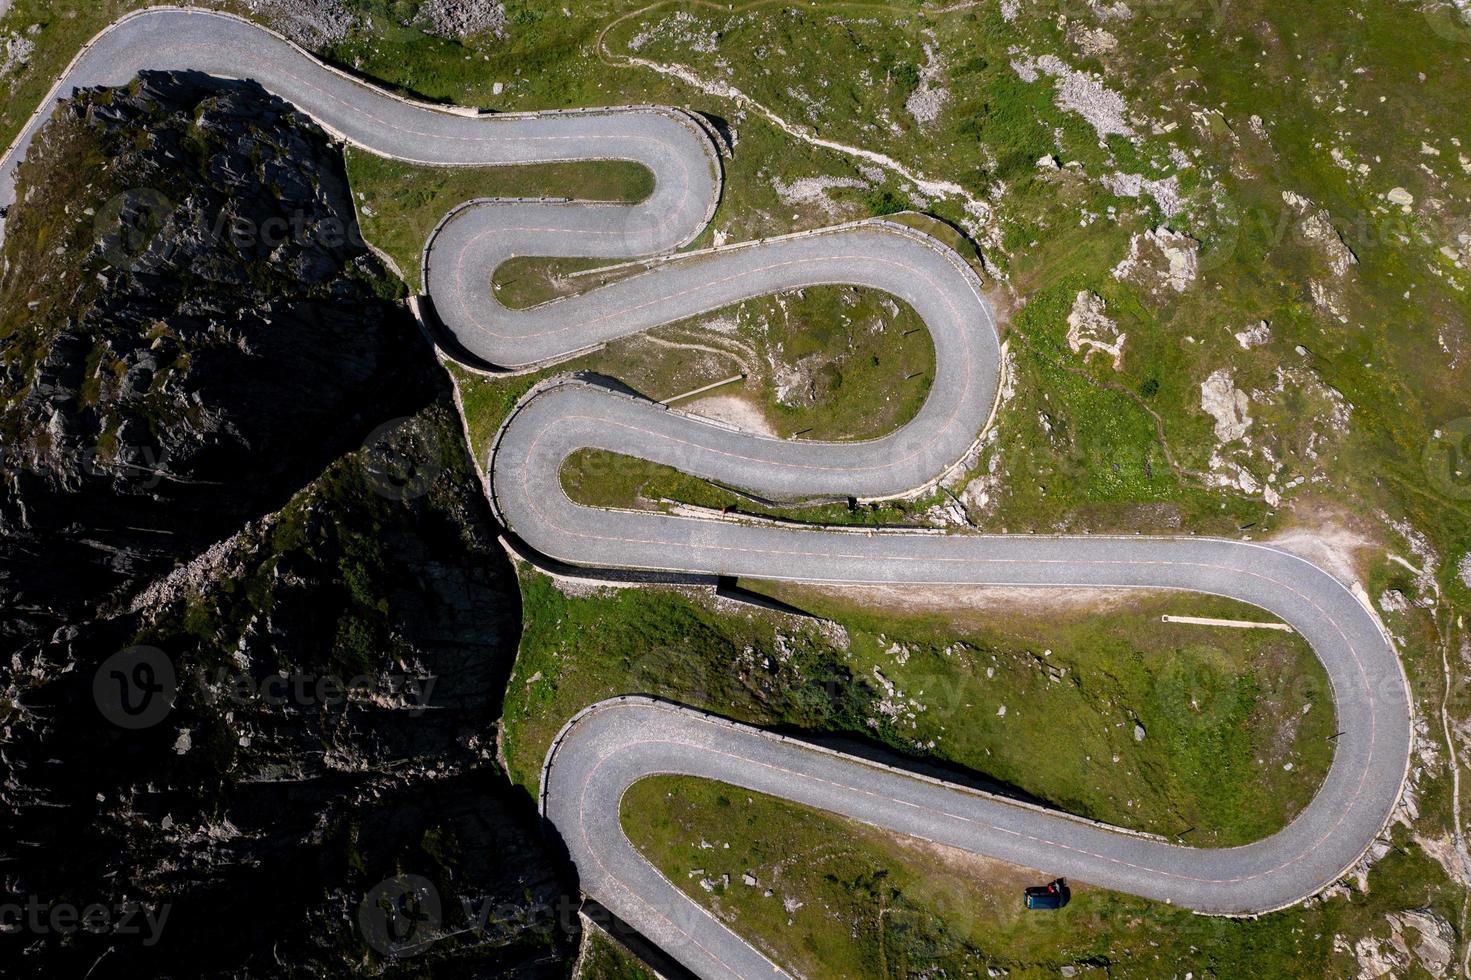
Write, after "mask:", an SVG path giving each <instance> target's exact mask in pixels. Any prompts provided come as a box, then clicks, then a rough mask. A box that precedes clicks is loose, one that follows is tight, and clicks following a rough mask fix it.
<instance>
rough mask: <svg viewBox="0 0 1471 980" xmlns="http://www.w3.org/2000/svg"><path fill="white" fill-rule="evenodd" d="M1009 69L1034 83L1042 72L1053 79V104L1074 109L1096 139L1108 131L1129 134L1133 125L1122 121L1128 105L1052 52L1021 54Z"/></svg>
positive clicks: (1097, 81) (1115, 93)
mask: <svg viewBox="0 0 1471 980" xmlns="http://www.w3.org/2000/svg"><path fill="white" fill-rule="evenodd" d="M1011 67H1012V70H1013V71H1015V72H1016V74H1017V77H1019V78H1020V79H1021V80H1022V81H1024V82H1034V81H1036V80H1037V79H1039V78H1041V77H1042V76H1043V75H1050V76H1051V77H1053V78H1055V79H1056V80H1057V105H1058V107H1059V108H1062V109H1065V110H1067V111H1069V112H1076V113H1077V114H1078V115H1080V116H1082V117H1083V118H1084V119H1086V120H1088V124H1089V125H1091V126H1092V127H1093V129H1094V130H1095V131H1096V132H1097V133H1098V138H1099V139H1100V140H1102V139H1106V138H1108V136H1110V135H1111V134H1115V133H1116V134H1118V135H1120V136H1133V135H1134V128H1133V127H1132V126H1130V125H1129V124H1128V123H1127V122H1125V121H1124V113H1125V112H1127V111H1128V104H1127V103H1126V102H1124V97H1123V96H1122V95H1120V94H1119V93H1117V92H1115V91H1113V90H1112V89H1109V88H1107V87H1105V86H1104V84H1103V82H1102V81H1100V80H1099V79H1098V78H1097V77H1095V76H1093V75H1090V74H1088V73H1087V72H1082V71H1077V70H1076V69H1074V68H1072V67H1070V66H1069V65H1068V63H1067V62H1065V61H1063V60H1062V59H1061V58H1059V57H1057V56H1056V55H1051V54H1044V55H1043V56H1042V57H1040V58H1032V57H1031V56H1030V55H1024V56H1022V57H1020V58H1016V59H1014V60H1013V61H1012V62H1011Z"/></svg>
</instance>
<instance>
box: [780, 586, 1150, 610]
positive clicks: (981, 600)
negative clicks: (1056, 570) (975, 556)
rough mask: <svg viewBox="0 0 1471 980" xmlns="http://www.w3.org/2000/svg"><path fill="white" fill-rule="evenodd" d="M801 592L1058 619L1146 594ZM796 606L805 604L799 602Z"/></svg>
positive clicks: (939, 589) (868, 602)
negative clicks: (1062, 614) (1064, 615)
mask: <svg viewBox="0 0 1471 980" xmlns="http://www.w3.org/2000/svg"><path fill="white" fill-rule="evenodd" d="M795 588H796V591H798V592H806V593H809V594H816V595H819V596H823V597H825V598H829V599H836V600H838V601H840V602H852V603H857V604H859V605H863V606H867V607H870V608H873V609H879V610H885V609H887V610H890V611H894V612H902V613H907V614H911V615H913V614H915V613H941V614H945V615H949V616H961V615H963V614H964V613H967V612H969V613H989V614H1005V615H1008V616H1012V617H1018V618H1025V617H1026V616H1027V615H1029V614H1030V615H1038V616H1057V615H1058V614H1060V613H1097V612H1112V611H1117V610H1121V609H1126V608H1129V607H1130V606H1132V605H1133V604H1135V603H1137V602H1139V601H1140V599H1141V598H1142V597H1143V596H1144V595H1146V594H1147V593H1140V592H1137V591H1133V590H1129V589H1062V588H1056V589H1044V588H1037V587H1011V586H1000V585H984V586H982V585H942V586H925V587H924V588H922V589H916V588H914V587H913V586H910V585H847V586H843V585H803V586H798V587H795ZM796 604H797V605H799V606H800V605H801V602H800V598H798V600H797V603H796Z"/></svg>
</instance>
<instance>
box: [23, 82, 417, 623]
mask: <svg viewBox="0 0 1471 980" xmlns="http://www.w3.org/2000/svg"><path fill="white" fill-rule="evenodd" d="M26 176H27V177H28V178H29V180H28V181H27V191H26V192H25V193H26V198H25V199H24V200H23V201H22V202H21V203H20V204H19V205H17V206H16V208H15V215H14V217H13V218H12V220H11V221H10V222H9V224H10V229H9V240H8V242H7V249H6V252H7V258H6V267H5V270H4V277H3V279H0V295H3V296H4V303H5V306H4V311H5V312H4V314H3V315H4V320H3V321H0V322H3V327H0V363H3V372H4V373H3V376H0V390H3V392H4V397H5V402H4V405H3V409H0V433H3V435H4V437H5V447H6V453H5V457H6V464H7V465H6V466H5V490H6V492H5V493H4V495H3V497H0V608H3V609H4V610H5V612H4V613H3V621H0V636H9V637H16V636H31V637H35V636H44V635H46V634H47V633H48V632H49V631H50V630H51V629H52V628H54V627H55V625H57V624H59V623H62V622H67V621H71V620H74V619H75V618H76V617H77V616H78V615H82V614H85V613H86V612H87V611H88V610H89V609H90V608H93V607H95V606H96V604H97V602H98V600H99V599H102V600H104V601H105V600H107V599H113V600H116V599H117V598H118V597H119V596H121V595H124V594H126V593H127V592H128V591H129V590H130V589H131V588H134V587H136V586H137V584H138V583H139V582H140V581H142V580H146V579H147V578H149V577H151V576H154V575H157V574H160V573H162V572H165V571H167V570H168V569H169V568H171V567H172V566H173V564H174V562H175V561H176V560H177V559H178V558H179V557H180V556H192V555H193V554H196V553H197V552H198V551H200V550H202V549H203V548H205V547H207V546H208V545H209V544H211V543H213V542H214V541H217V540H219V539H220V538H222V537H224V536H225V535H227V534H229V533H230V532H231V531H232V530H233V529H235V528H236V527H238V526H239V525H240V524H241V523H242V522H243V521H245V520H248V519H250V518H254V517H259V516H260V515H262V514H264V513H266V512H268V511H270V510H273V509H275V508H277V507H279V506H280V505H281V504H282V503H283V502H284V501H285V499H286V497H287V496H288V495H289V494H290V493H292V492H293V491H294V490H296V489H297V488H299V487H300V486H302V485H303V484H304V483H305V482H306V481H307V480H308V479H310V478H311V476H312V475H314V474H315V473H317V472H319V471H320V470H321V469H322V467H323V466H324V465H325V464H326V463H327V462H328V461H329V460H332V459H335V458H336V457H337V456H340V455H341V454H342V453H343V452H344V451H346V450H347V449H350V448H352V447H354V446H357V445H360V444H361V443H362V441H363V438H364V437H365V436H366V435H367V434H368V433H369V431H371V429H372V428H373V426H374V425H376V424H377V422H379V421H381V420H382V419H383V418H385V417H394V416H398V415H406V414H409V413H410V412H411V411H412V410H414V409H415V408H416V407H418V406H422V405H423V404H424V403H425V400H426V392H428V391H430V390H431V389H430V387H428V385H429V379H431V378H432V377H433V375H434V373H435V367H434V364H433V362H432V359H431V358H430V357H429V356H428V353H427V352H426V351H425V350H424V348H423V345H422V344H421V343H420V342H419V339H418V337H417V336H416V335H415V333H414V331H413V328H412V325H411V323H410V321H409V320H408V319H407V316H406V313H405V311H404V310H403V309H402V308H401V306H400V305H399V304H397V303H395V302H393V301H392V299H391V294H392V290H393V289H394V287H393V286H392V285H390V284H389V282H388V280H386V279H385V278H384V274H383V272H382V270H381V269H379V268H378V267H377V265H376V263H375V262H374V261H373V260H372V257H371V254H370V253H369V252H368V250H367V248H366V247H365V246H364V245H363V244H362V242H361V240H355V239H357V235H356V224H355V222H354V221H353V210H352V206H351V201H350V199H349V191H348V188H347V181H346V176H345V173H344V169H343V166H342V164H341V161H340V156H339V154H338V153H337V151H336V150H335V149H334V148H333V147H332V146H331V145H330V144H328V142H327V140H326V139H325V137H324V136H323V134H322V133H321V132H320V131H319V130H317V129H316V128H315V127H314V126H313V125H312V124H311V123H310V121H309V120H307V119H306V118H305V117H303V116H301V115H299V114H297V113H295V112H294V111H293V110H292V109H291V108H290V107H289V106H288V105H286V104H285V103H282V102H280V101H279V100H275V99H272V98H270V97H268V96H266V95H265V93H264V92H262V91H261V90H259V89H258V88H254V87H251V86H245V85H231V84H226V83H222V82H218V81H215V80H211V79H207V78H203V77H178V76H157V75H145V76H144V77H143V78H142V80H141V81H140V82H138V83H135V84H134V86H133V87H132V88H131V89H127V90H122V91H112V90H101V91H96V92H89V93H86V94H84V95H82V96H80V97H79V98H77V99H76V100H74V101H73V102H71V103H70V104H68V105H66V106H64V107H63V108H62V109H61V110H60V111H59V113H58V118H57V119H55V120H54V121H53V123H52V125H51V127H50V129H49V130H48V132H47V135H46V138H45V139H44V140H43V141H42V144H41V146H39V147H38V148H37V152H35V153H34V154H33V155H32V157H31V159H30V160H28V162H27V167H26ZM79 518H81V519H79Z"/></svg>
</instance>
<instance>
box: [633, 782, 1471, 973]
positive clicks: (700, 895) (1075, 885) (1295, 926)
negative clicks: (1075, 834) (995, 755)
mask: <svg viewBox="0 0 1471 980" xmlns="http://www.w3.org/2000/svg"><path fill="white" fill-rule="evenodd" d="M622 816H623V825H624V829H625V830H626V831H627V833H628V835H629V839H630V840H631V841H633V843H634V845H635V846H636V847H637V848H639V849H640V850H641V851H642V852H643V853H644V854H645V856H647V857H648V858H649V859H650V860H651V861H652V862H653V863H654V865H655V866H656V867H658V868H659V869H660V870H661V871H662V872H663V873H664V875H665V876H666V877H667V878H668V879H669V880H670V881H672V882H674V884H675V886H676V887H678V888H680V889H681V890H682V891H684V892H685V893H686V894H688V895H689V896H690V897H692V898H693V899H694V900H695V901H696V902H698V903H699V904H701V905H704V906H705V907H707V908H709V909H711V910H712V911H714V912H715V914H716V915H718V916H719V917H720V918H721V919H722V920H723V921H725V922H727V923H729V924H731V925H732V926H733V927H734V928H736V929H737V930H738V931H739V932H740V933H741V935H742V936H743V937H744V938H746V939H747V941H749V942H752V943H753V944H755V945H756V947H757V948H758V949H760V950H761V951H762V952H764V953H765V954H766V955H767V956H769V957H771V958H772V959H773V960H775V961H776V962H777V963H778V964H779V965H781V966H783V967H785V968H787V969H789V970H792V971H795V972H797V973H799V974H800V975H804V976H809V977H814V978H825V977H875V978H877V977H902V976H913V975H916V974H920V973H923V974H925V975H938V976H975V975H982V976H983V975H985V972H986V970H987V968H991V969H999V970H1007V971H1009V973H1010V975H1011V976H1021V977H1042V976H1056V975H1057V971H1058V970H1060V969H1062V968H1063V967H1074V968H1078V969H1082V970H1084V971H1088V970H1090V969H1091V970H1104V971H1106V975H1108V976H1110V977H1170V976H1175V977H1179V976H1185V975H1187V974H1190V973H1193V974H1194V975H1195V976H1197V977H1200V976H1205V977H1237V976H1269V977H1287V976H1351V975H1354V974H1355V973H1356V972H1357V964H1356V962H1355V959H1354V956H1353V954H1352V952H1349V951H1348V950H1347V948H1346V947H1345V948H1343V949H1336V948H1335V946H1336V945H1337V941H1336V937H1338V936H1362V935H1377V936H1381V937H1382V936H1386V935H1388V928H1387V925H1386V918H1385V916H1386V913H1389V912H1399V911H1406V910H1424V911H1426V912H1429V913H1431V914H1433V915H1435V916H1437V917H1439V918H1441V919H1445V920H1449V921H1452V922H1454V921H1456V920H1457V918H1458V916H1459V909H1460V905H1461V895H1460V893H1459V890H1458V889H1457V888H1456V887H1455V886H1454V885H1453V884H1452V883H1451V882H1450V881H1449V880H1448V879H1447V878H1446V876H1445V873H1444V872H1443V871H1442V870H1441V868H1440V866H1439V865H1437V864H1436V863H1435V862H1434V861H1432V860H1431V859H1430V858H1429V857H1427V856H1426V855H1425V853H1424V852H1423V851H1421V850H1420V849H1419V848H1418V847H1417V846H1416V845H1414V844H1413V843H1410V842H1409V841H1408V840H1407V838H1406V835H1405V834H1404V833H1403V832H1399V833H1397V834H1396V837H1395V846H1394V848H1393V849H1392V850H1391V851H1390V853H1389V854H1388V855H1387V856H1386V857H1385V858H1384V859H1383V860H1381V861H1380V862H1379V863H1378V864H1377V865H1376V866H1375V867H1374V869H1373V871H1372V872H1371V874H1370V875H1369V890H1368V893H1367V894H1360V893H1357V892H1355V893H1353V894H1350V895H1348V896H1340V897H1335V898H1332V899H1329V900H1327V901H1323V902H1315V903H1311V904H1309V905H1307V906H1306V907H1299V908H1294V909H1289V910H1287V911H1285V912H1277V913H1273V914H1271V915H1266V916H1262V917H1260V918H1256V919H1221V918H1210V917H1205V916H1197V915H1192V914H1191V913H1189V912H1187V911H1184V910H1179V909H1173V908H1170V907H1169V906H1166V905H1163V904H1159V903H1154V902H1147V901H1145V900H1143V899H1137V898H1133V897H1131V896H1128V895H1122V894H1118V893H1115V892H1109V891H1106V890H1103V889H1099V888H1095V887H1092V886H1090V885H1088V884H1086V883H1083V882H1077V881H1073V882H1070V883H1069V884H1070V886H1071V888H1072V893H1073V894H1072V901H1071V902H1069V904H1068V905H1067V906H1066V907H1065V908H1063V909H1061V910H1060V911H1057V912H1052V913H1045V914H1043V913H1036V912H1026V911H1024V910H1023V909H1022V903H1021V892H1022V888H1023V887H1025V886H1026V885H1031V884H1038V883H1040V882H1041V881H1042V880H1043V879H1042V878H1041V876H1039V875H1038V874H1037V873H1036V872H1029V871H1026V870H1024V869H1020V868H1016V867H1013V866H1011V865H1007V864H1004V863H1002V862H998V861H991V860H988V859H980V858H973V857H970V856H967V855H965V854H963V852H959V851H956V850H953V849H950V848H942V847H936V846H932V845H926V844H924V843H923V842H921V841H917V840H914V839H911V838H905V837H902V836H899V835H891V834H887V833H885V832H882V831H879V830H876V829H874V828H872V827H868V826H866V825H863V824H858V823H854V822H851V821H848V820H844V819H841V818H838V817H835V816H831V815H828V814H823V813H820V812H817V811H813V810H809V809H806V808H803V807H799V806H796V805H794V804H790V803H786V802H784V801H781V800H777V799H773V798H771V797H767V796H763V795H761V794H758V793H750V792H748V791H746V790H743V789H739V788H737V787H734V786H728V785H725V784H722V783H715V782H707V781H703V780H696V779H691V778H686V777H673V776H658V777H653V778H650V779H646V780H643V781H641V782H639V783H636V784H634V785H633V786H632V787H630V788H629V790H628V792H627V794H625V796H624V798H623V806H622ZM702 841H705V842H709V843H710V844H713V845H714V846H713V847H705V846H701V844H700V843H699V842H702ZM727 845H728V847H727ZM747 873H750V874H752V875H753V876H754V877H755V878H756V879H757V882H758V883H757V885H755V886H754V887H753V886H750V885H747V884H745V883H744V881H743V879H742V875H744V874H747ZM727 875H728V876H729V883H728V884H727V883H725V877H724V876H727ZM702 880H703V881H706V882H709V883H711V885H712V889H711V890H710V891H706V890H705V889H704V888H703V887H702V886H701V884H700V883H701V881H702ZM768 891H769V892H770V893H771V894H770V895H769V896H768V895H767V892H768ZM789 899H790V900H792V901H793V902H800V903H801V905H800V906H799V907H796V908H795V909H794V910H793V911H790V912H788V911H787V908H786V906H785V904H784V903H785V902H786V901H787V900H789ZM1407 935H1408V934H1407ZM1411 943H1412V945H1413V940H1411ZM1084 975H1087V973H1086V972H1085V973H1084Z"/></svg>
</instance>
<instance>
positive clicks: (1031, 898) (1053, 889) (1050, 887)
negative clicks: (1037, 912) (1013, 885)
mask: <svg viewBox="0 0 1471 980" xmlns="http://www.w3.org/2000/svg"><path fill="white" fill-rule="evenodd" d="M1025 896H1026V903H1027V908H1028V909H1060V908H1062V907H1063V906H1064V905H1066V904H1067V903H1068V898H1070V897H1071V893H1070V892H1069V891H1068V887H1067V879H1066V878H1058V879H1057V880H1056V881H1053V882H1050V883H1048V884H1046V885H1033V886H1031V887H1030V888H1028V889H1027V890H1026V893H1025Z"/></svg>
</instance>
